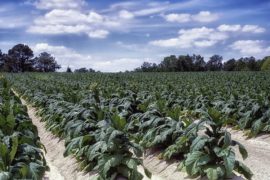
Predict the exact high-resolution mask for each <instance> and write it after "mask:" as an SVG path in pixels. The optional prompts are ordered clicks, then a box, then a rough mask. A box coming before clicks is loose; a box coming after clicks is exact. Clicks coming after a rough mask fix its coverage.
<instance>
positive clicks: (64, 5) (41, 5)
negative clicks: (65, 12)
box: [34, 0, 86, 9]
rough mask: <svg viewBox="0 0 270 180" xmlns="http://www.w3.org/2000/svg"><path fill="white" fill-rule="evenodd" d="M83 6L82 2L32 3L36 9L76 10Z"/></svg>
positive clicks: (75, 0) (58, 0)
mask: <svg viewBox="0 0 270 180" xmlns="http://www.w3.org/2000/svg"><path fill="white" fill-rule="evenodd" d="M85 4H86V2H85V1H84V0H39V1H36V2H35V3H34V5H35V6H36V8H38V9H78V8H81V7H82V6H83V5H85Z"/></svg>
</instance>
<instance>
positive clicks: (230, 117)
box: [1, 72, 270, 180]
mask: <svg viewBox="0 0 270 180" xmlns="http://www.w3.org/2000/svg"><path fill="white" fill-rule="evenodd" d="M4 76H5V79H3V80H2V81H3V82H4V81H7V82H8V83H10V84H11V87H12V89H13V90H14V92H16V93H18V95H19V96H20V98H22V99H24V100H25V101H26V102H27V103H28V104H30V105H31V106H33V107H34V108H35V109H36V110H37V116H39V117H41V121H42V122H43V123H44V126H45V128H46V130H47V131H48V132H50V133H52V134H53V135H54V136H55V137H58V138H59V139H61V140H62V141H64V143H65V151H64V153H63V156H65V157H66V156H68V157H70V156H71V157H75V158H76V160H77V162H78V167H79V169H80V170H81V171H84V172H95V175H94V176H93V177H92V178H97V179H117V178H127V179H131V180H137V179H138V180H140V179H143V176H148V177H149V178H150V177H151V172H150V171H149V169H148V168H147V167H145V165H144V163H143V158H144V154H145V152H146V151H148V150H155V151H157V152H158V154H157V157H158V158H159V159H160V160H161V161H164V162H165V161H171V160H173V161H176V163H177V168H176V169H175V170H177V171H181V172H183V173H185V174H186V176H189V177H204V176H206V177H207V178H208V179H211V180H214V179H225V178H227V177H233V176H234V174H235V173H237V174H240V175H242V177H245V178H246V179H251V178H252V175H253V174H254V172H252V171H251V170H250V169H249V167H248V166H247V165H245V162H244V161H243V160H244V159H246V158H248V151H247V150H246V149H245V146H244V145H243V144H241V143H240V142H238V141H236V140H235V139H233V137H232V136H231V133H230V130H227V128H229V129H235V130H239V131H240V132H243V134H244V135H243V136H244V137H246V138H255V139H256V137H257V136H258V135H260V134H267V133H269V131H270V86H269V84H270V78H269V77H270V74H269V72H231V73H228V72H218V73H215V72H202V73H199V72H197V73H117V74H104V73H74V74H73V73H47V74H44V73H43V74H41V73H24V74H5V75H4ZM3 87H4V86H3ZM5 88H6V87H5ZM5 88H4V89H5ZM2 89H3V88H2ZM3 91H4V90H3ZM9 93H11V94H12V97H14V99H16V100H17V101H18V103H20V100H19V99H18V98H17V97H16V96H14V94H13V92H12V91H11V90H9ZM1 96H2V97H5V94H4V93H2V94H1ZM2 99H3V100H2V101H3V102H1V103H2V104H1V106H2V107H5V106H7V105H4V104H5V103H4V100H5V99H4V98H2ZM5 101H6V100H5ZM12 102H14V100H13V101H12ZM2 109H4V108H1V113H2V114H5V113H4V112H5V111H4V110H2ZM23 112H24V113H25V110H24V111H23ZM26 115H27V114H26ZM2 119H5V118H1V121H2ZM6 119H8V118H6ZM27 122H28V121H27ZM30 122H31V121H30ZM28 123H29V122H28ZM1 128H2V127H1ZM27 128H28V129H29V130H32V129H35V128H31V125H29V126H27ZM32 131H34V132H35V137H36V138H37V131H36V130H32ZM8 135H9V136H10V133H8V132H4V131H2V132H1V138H2V139H1V143H2V144H3V142H6V141H5V139H6V138H5V137H4V136H8ZM10 141H14V138H12V137H10ZM31 142H37V141H36V140H33V141H31ZM2 144H1V146H2ZM11 144H14V143H11ZM15 144H16V143H15ZM36 146H37V147H38V148H41V147H42V146H41V144H40V143H37V144H36ZM10 148H11V149H13V147H10ZM1 151H2V150H1ZM16 155H17V153H16ZM38 155H39V156H38V157H36V159H42V158H43V155H42V153H41V154H38ZM237 156H239V157H237ZM3 157H4V156H2V154H1V158H2V159H1V160H2V161H3ZM12 157H13V156H12ZM15 159H16V158H15ZM38 162H39V163H41V160H39V161H38ZM42 162H43V164H41V165H40V166H42V173H39V174H43V173H44V171H45V169H46V167H47V166H46V163H45V160H44V161H42ZM1 167H2V164H1ZM5 167H6V166H5ZM26 167H29V165H28V166H26ZM139 167H142V169H143V173H142V171H140V170H139V169H140V168H139ZM5 171H6V169H5V170H2V169H1V177H4V175H5V173H2V172H5ZM2 174H3V175H2ZM18 176H20V173H18ZM21 177H24V176H22V175H21ZM7 179H8V178H7ZM35 179H40V177H36V178H35Z"/></svg>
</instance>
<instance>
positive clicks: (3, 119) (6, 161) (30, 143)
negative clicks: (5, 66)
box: [0, 77, 48, 180]
mask: <svg viewBox="0 0 270 180" xmlns="http://www.w3.org/2000/svg"><path fill="white" fill-rule="evenodd" d="M42 149H43V146H42V144H41V142H40V140H39V137H38V133H37V128H36V127H35V126H34V125H33V124H32V121H31V119H29V117H28V115H27V110H26V107H25V106H23V105H22V104H21V101H20V99H19V98H18V97H16V96H15V95H14V93H13V92H12V91H11V88H10V86H9V83H8V82H7V81H6V79H4V78H3V77H1V79H0V179H1V180H11V179H33V180H39V179H41V178H42V177H43V175H44V173H45V171H46V170H48V167H47V165H46V160H45V158H44V155H43V152H42Z"/></svg>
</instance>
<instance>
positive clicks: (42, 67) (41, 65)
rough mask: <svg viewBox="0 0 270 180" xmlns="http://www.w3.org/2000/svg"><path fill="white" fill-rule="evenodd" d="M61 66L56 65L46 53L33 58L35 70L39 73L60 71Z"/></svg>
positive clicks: (53, 59)
mask: <svg viewBox="0 0 270 180" xmlns="http://www.w3.org/2000/svg"><path fill="white" fill-rule="evenodd" d="M60 68H61V66H60V65H58V64H57V62H56V60H55V58H54V57H53V56H52V55H51V54H49V53H47V52H43V53H41V54H40V55H39V56H38V57H37V58H35V69H36V70H37V71H40V72H55V71H56V70H57V69H60Z"/></svg>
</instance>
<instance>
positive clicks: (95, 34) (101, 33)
mask: <svg viewBox="0 0 270 180" xmlns="http://www.w3.org/2000/svg"><path fill="white" fill-rule="evenodd" d="M108 34H109V31H107V30H103V29H100V30H94V31H90V32H89V33H88V36H89V37H90V38H99V39H104V38H106V37H107V36H108Z"/></svg>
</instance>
